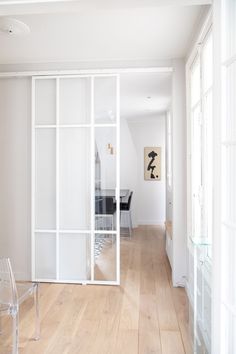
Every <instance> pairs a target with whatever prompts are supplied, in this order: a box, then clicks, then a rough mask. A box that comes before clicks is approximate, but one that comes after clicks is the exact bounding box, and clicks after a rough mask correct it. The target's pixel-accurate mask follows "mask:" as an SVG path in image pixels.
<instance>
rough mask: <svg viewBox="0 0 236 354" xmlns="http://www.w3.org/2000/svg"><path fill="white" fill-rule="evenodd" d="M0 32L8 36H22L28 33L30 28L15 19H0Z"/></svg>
mask: <svg viewBox="0 0 236 354" xmlns="http://www.w3.org/2000/svg"><path fill="white" fill-rule="evenodd" d="M0 32H2V33H4V34H7V35H9V36H22V35H26V34H28V33H30V28H29V26H28V25H26V24H25V23H24V22H22V21H19V20H16V19H15V18H10V17H2V18H0Z"/></svg>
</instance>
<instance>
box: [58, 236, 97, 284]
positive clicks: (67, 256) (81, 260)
mask: <svg viewBox="0 0 236 354" xmlns="http://www.w3.org/2000/svg"><path fill="white" fill-rule="evenodd" d="M90 240H91V236H90V234H60V236H59V259H60V264H59V279H60V280H88V279H91V277H90V275H91V264H90V259H91V243H90Z"/></svg>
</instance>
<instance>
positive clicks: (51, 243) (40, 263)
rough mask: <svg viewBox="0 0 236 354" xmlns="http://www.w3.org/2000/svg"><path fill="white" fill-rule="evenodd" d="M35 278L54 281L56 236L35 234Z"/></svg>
mask: <svg viewBox="0 0 236 354" xmlns="http://www.w3.org/2000/svg"><path fill="white" fill-rule="evenodd" d="M35 276H36V278H37V279H56V234H46V233H45V234H43V233H42V234H41V233H36V234H35Z"/></svg>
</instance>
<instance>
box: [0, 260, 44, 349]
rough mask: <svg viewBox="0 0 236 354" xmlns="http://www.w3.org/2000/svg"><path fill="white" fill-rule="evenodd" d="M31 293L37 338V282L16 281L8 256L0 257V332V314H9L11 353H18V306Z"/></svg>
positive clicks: (0, 328) (38, 324)
mask: <svg viewBox="0 0 236 354" xmlns="http://www.w3.org/2000/svg"><path fill="white" fill-rule="evenodd" d="M31 295H34V302H35V311H36V328H35V338H34V339H35V340H38V339H39V336H40V323H39V305H38V283H16V281H15V277H14V274H13V272H12V268H11V263H10V260H9V258H0V334H1V331H2V327H1V316H2V315H10V316H11V317H12V321H13V326H12V330H13V333H12V337H13V348H12V354H18V337H19V306H20V305H21V304H22V302H24V301H25V300H26V299H27V298H28V297H29V296H31Z"/></svg>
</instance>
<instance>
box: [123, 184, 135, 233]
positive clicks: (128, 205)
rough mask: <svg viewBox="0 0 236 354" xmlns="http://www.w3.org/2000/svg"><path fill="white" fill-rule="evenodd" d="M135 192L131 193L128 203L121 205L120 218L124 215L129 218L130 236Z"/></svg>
mask: <svg viewBox="0 0 236 354" xmlns="http://www.w3.org/2000/svg"><path fill="white" fill-rule="evenodd" d="M132 196H133V192H132V191H131V192H130V195H129V198H128V201H127V202H122V201H121V203H120V218H121V217H122V214H124V215H127V217H128V225H129V226H128V227H129V236H130V237H131V235H132V218H131V201H132Z"/></svg>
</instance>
